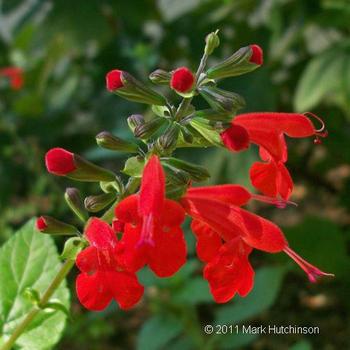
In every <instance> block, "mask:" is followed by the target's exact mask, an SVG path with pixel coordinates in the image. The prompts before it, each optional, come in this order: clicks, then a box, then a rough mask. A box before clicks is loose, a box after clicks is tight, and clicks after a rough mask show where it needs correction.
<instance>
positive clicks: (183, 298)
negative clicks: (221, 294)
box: [172, 277, 213, 305]
mask: <svg viewBox="0 0 350 350" xmlns="http://www.w3.org/2000/svg"><path fill="white" fill-rule="evenodd" d="M172 300H173V301H174V302H176V303H177V304H191V305H195V304H197V303H208V302H209V303H210V302H213V297H212V296H211V294H210V293H209V287H208V282H207V281H205V280H204V279H203V278H202V277H195V278H192V279H190V280H189V281H186V283H185V284H184V285H183V286H182V288H181V289H179V291H178V292H177V293H176V294H175V295H174V296H173V298H172Z"/></svg>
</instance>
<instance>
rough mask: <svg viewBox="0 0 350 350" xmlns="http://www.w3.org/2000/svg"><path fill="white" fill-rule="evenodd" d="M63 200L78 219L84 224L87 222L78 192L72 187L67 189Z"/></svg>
mask: <svg viewBox="0 0 350 350" xmlns="http://www.w3.org/2000/svg"><path fill="white" fill-rule="evenodd" d="M64 199H65V200H66V203H67V204H68V206H69V207H70V208H71V210H72V211H73V212H74V213H75V214H76V215H77V216H78V218H79V219H80V220H82V221H83V222H85V221H86V220H87V214H86V212H85V209H84V206H83V201H82V198H81V196H80V192H79V190H78V189H77V188H74V187H68V188H67V189H66V192H65V193H64Z"/></svg>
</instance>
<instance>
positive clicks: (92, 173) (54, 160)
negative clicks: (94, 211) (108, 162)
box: [45, 147, 115, 182]
mask: <svg viewBox="0 0 350 350" xmlns="http://www.w3.org/2000/svg"><path fill="white" fill-rule="evenodd" d="M45 164H46V168H47V171H48V172H49V173H51V174H55V175H58V176H67V177H69V178H71V179H74V180H78V181H92V182H94V181H96V182H98V181H113V180H114V178H115V175H114V174H113V173H112V172H110V171H109V170H107V169H104V168H101V167H99V166H97V165H95V164H92V163H90V162H89V161H87V160H85V159H83V158H82V157H80V156H79V155H77V154H75V153H72V152H69V151H67V150H65V149H63V148H59V147H56V148H52V149H50V150H49V151H48V152H47V153H46V155H45Z"/></svg>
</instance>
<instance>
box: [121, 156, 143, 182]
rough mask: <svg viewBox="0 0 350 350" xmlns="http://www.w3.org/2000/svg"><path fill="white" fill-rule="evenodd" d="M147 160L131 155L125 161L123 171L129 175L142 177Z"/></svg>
mask: <svg viewBox="0 0 350 350" xmlns="http://www.w3.org/2000/svg"><path fill="white" fill-rule="evenodd" d="M144 166H145V162H144V160H143V159H140V157H131V158H129V159H128V160H127V161H126V162H125V166H124V169H123V170H122V172H123V173H124V174H126V175H129V176H134V177H141V176H142V171H143V167H144Z"/></svg>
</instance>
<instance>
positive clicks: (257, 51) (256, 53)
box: [249, 44, 263, 66]
mask: <svg viewBox="0 0 350 350" xmlns="http://www.w3.org/2000/svg"><path fill="white" fill-rule="evenodd" d="M250 48H251V50H252V52H253V53H252V56H251V57H250V59H249V62H251V63H255V64H257V65H258V66H261V65H262V64H263V50H262V48H261V47H260V46H259V45H256V44H253V45H250Z"/></svg>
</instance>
